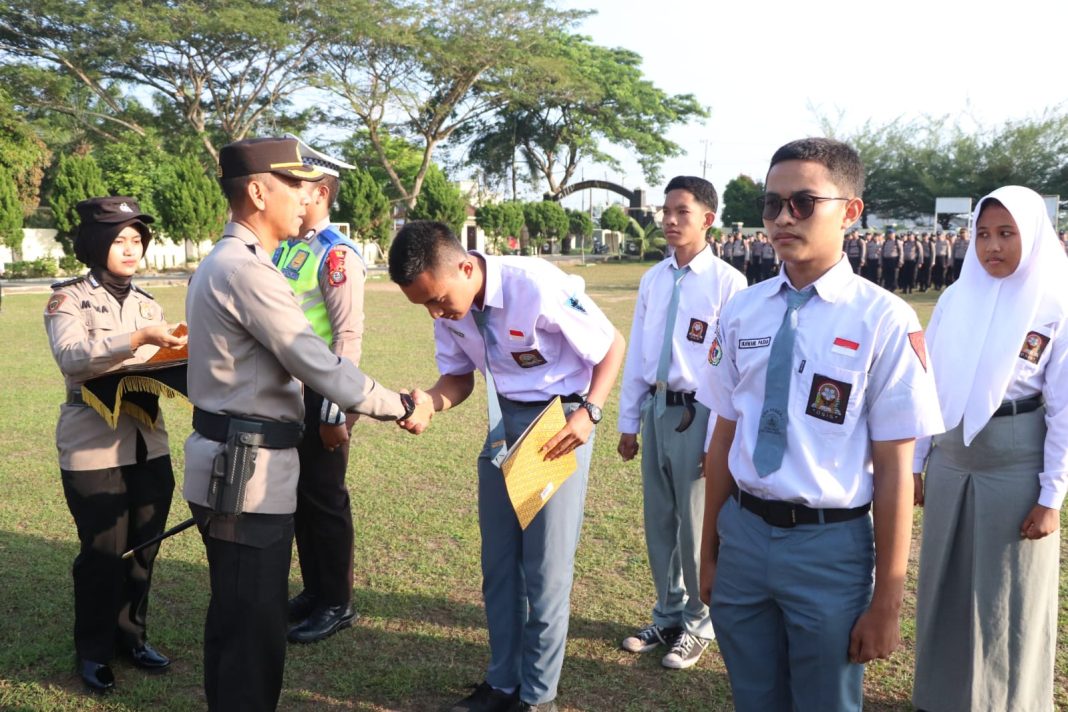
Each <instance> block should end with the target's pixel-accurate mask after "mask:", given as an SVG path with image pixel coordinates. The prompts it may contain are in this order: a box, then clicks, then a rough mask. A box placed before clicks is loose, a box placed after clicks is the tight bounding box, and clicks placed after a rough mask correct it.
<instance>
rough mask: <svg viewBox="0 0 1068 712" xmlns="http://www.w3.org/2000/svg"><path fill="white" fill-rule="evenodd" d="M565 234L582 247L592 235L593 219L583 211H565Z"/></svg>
mask: <svg viewBox="0 0 1068 712" xmlns="http://www.w3.org/2000/svg"><path fill="white" fill-rule="evenodd" d="M567 221H568V227H567V233H568V234H569V235H571V236H572V237H573V238H575V240H576V241H577V242H578V244H579V245H583V244H585V243H586V241H587V240H589V238H590V237H591V236H592V235H593V219H592V218H590V216H589V214H588V213H587V212H586V211H584V210H568V211H567Z"/></svg>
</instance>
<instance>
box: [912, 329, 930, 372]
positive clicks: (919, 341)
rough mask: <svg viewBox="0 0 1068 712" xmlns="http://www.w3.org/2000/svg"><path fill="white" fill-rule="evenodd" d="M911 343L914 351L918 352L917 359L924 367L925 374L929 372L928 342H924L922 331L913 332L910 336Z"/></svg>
mask: <svg viewBox="0 0 1068 712" xmlns="http://www.w3.org/2000/svg"><path fill="white" fill-rule="evenodd" d="M909 343H910V344H912V350H913V351H915V352H916V358H918V359H919V360H920V365H921V366H923V370H924V372H926V371H927V342H926V341H924V340H923V332H922V331H913V332H912V333H910V334H909Z"/></svg>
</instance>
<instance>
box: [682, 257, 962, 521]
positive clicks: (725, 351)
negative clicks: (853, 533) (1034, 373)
mask: <svg viewBox="0 0 1068 712" xmlns="http://www.w3.org/2000/svg"><path fill="white" fill-rule="evenodd" d="M811 288H815V290H816V294H815V295H814V296H813V297H812V298H811V299H810V300H809V301H808V303H807V304H805V305H804V306H802V307H801V309H800V310H799V311H798V314H797V316H798V327H797V332H796V336H795V341H794V354H793V366H792V371H791V374H792V375H791V379H790V398H789V405H788V425H787V440H786V452H785V453H784V455H783V461H782V467H780V468H779V469H778V470H776V471H775V472H772V473H771V474H769V475H768V476H767V477H760V476H758V475H757V473H756V469H755V468H754V467H753V451H754V449H755V448H756V442H757V431H758V428H759V425H760V414H761V411H762V410H763V405H764V383H765V377H766V369H767V363H768V357H769V355H770V353H771V342H772V341H773V339H774V337H775V334H776V333H777V332H778V330H779V326H780V325H781V323H782V320H783V316H784V314H785V312H786V295H785V293H784V292H785V290H787V289H793V287H792V286H791V285H790V282H789V280H788V279H787V278H786V274H785V271H784V272H783V273H782V274H779V275H777V276H776V277H773V278H771V279H768V280H766V281H764V282H761V283H759V284H756V285H754V286H752V287H750V288H748V289H746V290H745V291H743V292H741V293H739V294H738V295H736V296H735V297H734V298H733V299H731V301H730V302H729V303H728V304H727V306H726V307H725V308H724V310H723V313H722V315H721V316H720V326H719V330H718V332H717V336H716V340H715V343H713V345H712V348H711V350H710V352H709V360H710V363H712V365H713V368H712V369H710V370H709V375H708V378H706V379H705V382H704V383H703V384H702V388H701V389H700V390H699V391H698V398H699V399H700V400H701V401H702V402H704V403H706V404H707V405H709V406H710V407H711V408H712V410H713V411H714V412H716V413H718V414H719V415H720V416H722V417H723V418H725V419H727V420H733V421H736V422H737V430H736V433H735V436H734V442H733V443H732V445H731V449H730V455H729V466H730V472H731V474H732V475H733V476H734V479H735V481H736V482H737V483H738V486H739V487H740V488H741V489H743V490H745V491H746V492H749V493H751V494H753V495H756V496H757V497H760V498H762V499H772V500H783V501H788V502H798V503H801V504H805V505H807V506H809V507H831V508H849V507H859V506H861V505H864V504H867V503H868V502H871V500H872V460H871V441H872V440H880V441H881V440H899V439H907V438H919V437H923V436H926V435H934V434H936V433H941V432H942V431H943V427H942V414H941V411H940V410H939V407H938V394H937V391H936V390H935V385H934V379H933V377H932V375H931V373H930V370H929V365H928V364H927V362H926V348H925V346H924V342H923V332H922V331H921V329H920V322H919V319H917V317H916V312H914V311H913V310H912V307H910V306H908V305H907V304H906V303H905V302H904V301H903V300H902V299H901V298H899V297H897V296H895V295H894V294H891V293H890V292H887V291H886V290H884V289H882V288H880V287H877V286H875V285H874V284H872V283H871V282H869V281H868V280H866V279H863V278H861V277H858V276H857V275H855V274H854V273H853V271H852V269H851V268H850V266H849V262H848V261H847V260H846V259H845V258H844V255H843V258H842V259H841V260H840V261H839V262H838V264H836V265H835V266H834V267H833V268H831V269H830V270H829V271H828V272H827V273H826V274H824V275H823V276H822V277H820V278H819V279H818V280H816V282H815V283H814V285H812V287H811Z"/></svg>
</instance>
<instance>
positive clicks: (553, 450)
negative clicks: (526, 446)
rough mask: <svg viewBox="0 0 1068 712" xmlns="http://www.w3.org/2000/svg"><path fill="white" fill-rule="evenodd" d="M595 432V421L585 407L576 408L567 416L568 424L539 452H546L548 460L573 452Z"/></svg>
mask: <svg viewBox="0 0 1068 712" xmlns="http://www.w3.org/2000/svg"><path fill="white" fill-rule="evenodd" d="M592 432H593V421H591V420H590V414H589V413H588V412H587V411H586V409H585V408H575V410H573V411H571V415H569V416H567V424H566V425H564V427H563V428H561V429H560V432H558V433H557V434H556V435H554V436H552V438H551V439H550V440H549V442H547V443H545V444H544V445H542V447H541V450H539V452H543V453H545V459H546V460H555V459H557V458H559V457H563V456H564V455H566V454H568V453H569V452H573V451H574V450H576V449H577V448H578V447H579V446H581V445H583V444H585V442H586V441H587V440H589V439H590V433H592Z"/></svg>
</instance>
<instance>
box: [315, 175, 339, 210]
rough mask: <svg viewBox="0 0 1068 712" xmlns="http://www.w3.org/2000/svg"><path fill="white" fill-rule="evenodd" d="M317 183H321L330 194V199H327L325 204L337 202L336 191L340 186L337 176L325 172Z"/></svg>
mask: <svg viewBox="0 0 1068 712" xmlns="http://www.w3.org/2000/svg"><path fill="white" fill-rule="evenodd" d="M319 185H321V186H323V187H324V188H326V192H327V193H329V194H330V199H329V201H330V202H329V203H327V205H333V204H334V203H336V202H337V191H338V189H339V188H340V187H341V180H340V179H339V178H338V177H337V176H332V175H330V174H329V173H327V174H326V175H325V176H324V177H323V179H322V180H321V181H319Z"/></svg>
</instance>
